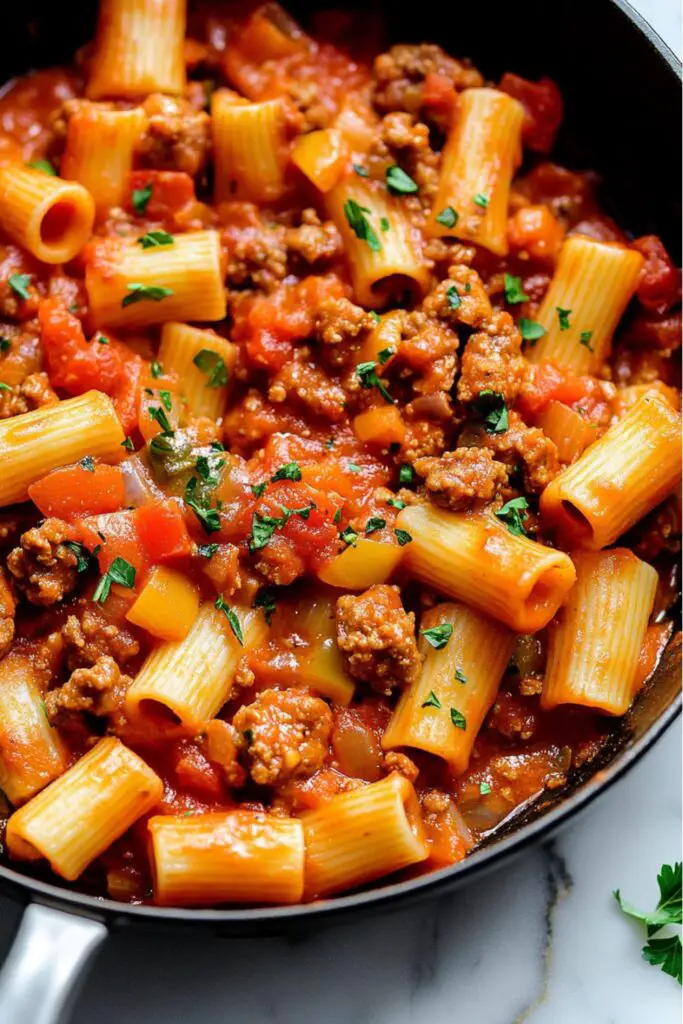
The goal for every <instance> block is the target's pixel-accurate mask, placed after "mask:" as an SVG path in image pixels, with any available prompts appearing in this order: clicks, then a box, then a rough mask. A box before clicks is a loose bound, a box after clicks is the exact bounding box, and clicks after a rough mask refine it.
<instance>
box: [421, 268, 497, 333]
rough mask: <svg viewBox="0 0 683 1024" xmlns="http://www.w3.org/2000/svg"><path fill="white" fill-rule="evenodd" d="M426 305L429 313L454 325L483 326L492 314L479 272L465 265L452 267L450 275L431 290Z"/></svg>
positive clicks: (424, 308) (449, 270)
mask: <svg viewBox="0 0 683 1024" xmlns="http://www.w3.org/2000/svg"><path fill="white" fill-rule="evenodd" d="M422 308H423V310H424V311H425V313H427V315H428V316H433V317H439V318H440V319H441V320H445V321H446V323H448V324H451V325H453V326H455V325H456V324H466V325H467V326H468V327H482V326H484V324H485V323H486V321H487V320H489V319H490V318H491V314H492V310H491V302H490V301H489V297H488V295H487V294H486V289H485V288H484V284H483V282H482V280H481V278H480V277H479V274H478V273H477V272H476V270H472V268H471V267H468V266H466V265H465V264H456V265H454V266H452V267H449V269H448V277H447V278H446V280H445V281H441V282H439V284H438V285H437V286H436V288H435V289H434V290H433V291H431V292H430V293H429V295H428V296H427V297H426V299H425V300H424V302H423V303H422Z"/></svg>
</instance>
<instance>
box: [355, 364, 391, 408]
mask: <svg viewBox="0 0 683 1024" xmlns="http://www.w3.org/2000/svg"><path fill="white" fill-rule="evenodd" d="M356 376H357V377H358V379H359V381H360V382H361V385H362V386H363V387H364V388H377V390H378V391H379V393H380V395H381V396H382V398H383V399H384V401H385V402H388V403H389V404H390V405H393V403H394V400H393V398H392V397H391V395H390V394H389V392H388V391H387V389H386V386H385V385H384V384H383V383H382V381H381V380H380V378H379V377H378V376H377V363H375V362H368V363H359V364H358V366H357V367H356Z"/></svg>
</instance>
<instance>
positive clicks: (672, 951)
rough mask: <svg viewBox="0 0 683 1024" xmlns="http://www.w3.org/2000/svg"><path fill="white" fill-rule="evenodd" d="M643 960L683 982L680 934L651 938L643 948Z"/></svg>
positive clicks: (682, 948)
mask: <svg viewBox="0 0 683 1024" xmlns="http://www.w3.org/2000/svg"><path fill="white" fill-rule="evenodd" d="M642 957H643V960H646V961H647V962H648V963H649V964H652V966H653V967H661V969H662V970H663V971H664V973H665V974H669V975H670V976H671V977H672V978H675V979H676V981H677V982H678V984H679V985H681V984H683V946H681V939H680V936H679V935H671V936H669V937H668V938H664V939H650V941H649V942H648V943H647V945H646V946H643V949H642Z"/></svg>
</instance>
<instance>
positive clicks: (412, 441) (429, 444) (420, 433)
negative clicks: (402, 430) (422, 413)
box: [400, 419, 448, 464]
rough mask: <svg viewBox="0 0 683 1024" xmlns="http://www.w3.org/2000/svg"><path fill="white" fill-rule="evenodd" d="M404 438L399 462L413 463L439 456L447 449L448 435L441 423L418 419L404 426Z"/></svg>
mask: <svg viewBox="0 0 683 1024" xmlns="http://www.w3.org/2000/svg"><path fill="white" fill-rule="evenodd" d="M406 427H407V430H406V436H405V438H404V441H403V444H402V446H401V452H400V461H401V462H409V463H411V464H412V463H413V462H415V459H419V458H424V457H426V456H428V455H440V454H441V453H442V452H443V451H445V449H446V448H447V447H448V435H447V432H446V428H445V426H444V424H443V423H434V422H433V421H432V420H429V419H418V420H415V421H414V422H412V423H407V424H406Z"/></svg>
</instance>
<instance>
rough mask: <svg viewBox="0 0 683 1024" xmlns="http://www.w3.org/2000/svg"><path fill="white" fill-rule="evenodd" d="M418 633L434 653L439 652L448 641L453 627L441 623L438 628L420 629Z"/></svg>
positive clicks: (449, 624) (446, 623)
mask: <svg viewBox="0 0 683 1024" xmlns="http://www.w3.org/2000/svg"><path fill="white" fill-rule="evenodd" d="M420 633H421V635H422V636H423V637H424V638H425V640H426V641H427V643H428V644H430V645H431V646H432V647H433V648H434V650H435V651H440V650H441V649H442V648H443V647H445V646H446V644H447V643H448V641H449V640H450V638H451V636H452V634H453V626H452V625H451V623H450V622H442V623H441V625H440V626H431V628H430V629H422V630H420Z"/></svg>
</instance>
